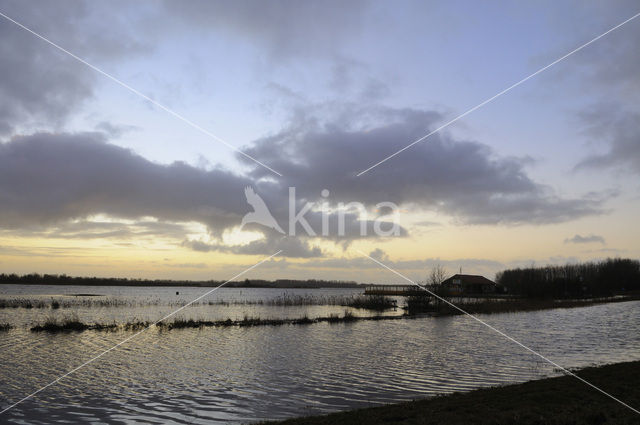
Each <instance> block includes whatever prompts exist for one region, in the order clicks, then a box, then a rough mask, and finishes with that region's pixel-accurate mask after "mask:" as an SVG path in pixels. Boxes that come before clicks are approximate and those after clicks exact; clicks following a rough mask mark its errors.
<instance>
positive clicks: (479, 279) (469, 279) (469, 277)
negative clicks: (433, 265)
mask: <svg viewBox="0 0 640 425" xmlns="http://www.w3.org/2000/svg"><path fill="white" fill-rule="evenodd" d="M453 279H460V281H461V282H462V283H467V284H472V285H473V284H476V285H478V284H482V285H495V284H496V283H495V282H494V281H492V280H489V279H487V278H486V277H484V276H479V275H475V274H454V275H453V276H451V277H450V278H448V279H446V280H445V281H444V282H442V283H450V281H452V280H453Z"/></svg>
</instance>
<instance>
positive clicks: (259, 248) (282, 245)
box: [183, 236, 323, 258]
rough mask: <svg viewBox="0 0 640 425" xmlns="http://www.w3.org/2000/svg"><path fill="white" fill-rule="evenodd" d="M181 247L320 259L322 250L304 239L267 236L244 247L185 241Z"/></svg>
mask: <svg viewBox="0 0 640 425" xmlns="http://www.w3.org/2000/svg"><path fill="white" fill-rule="evenodd" d="M183 246H186V247H189V248H191V249H193V250H194V251H200V252H209V251H219V252H228V253H233V254H242V255H264V254H267V253H268V254H273V253H275V252H276V251H279V250H282V254H283V256H286V257H290V258H312V257H322V256H323V253H322V250H321V249H320V248H319V247H317V246H312V245H311V244H310V243H309V242H308V241H306V240H304V238H296V237H289V236H268V237H266V238H265V239H260V240H257V241H253V242H250V243H248V244H246V245H235V246H232V245H225V244H222V243H207V242H202V241H198V240H186V241H184V242H183Z"/></svg>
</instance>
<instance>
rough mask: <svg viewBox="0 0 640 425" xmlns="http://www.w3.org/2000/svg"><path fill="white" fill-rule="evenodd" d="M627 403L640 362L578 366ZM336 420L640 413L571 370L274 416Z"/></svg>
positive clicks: (501, 420)
mask: <svg viewBox="0 0 640 425" xmlns="http://www.w3.org/2000/svg"><path fill="white" fill-rule="evenodd" d="M575 373H576V374H577V375H578V376H580V377H581V378H583V379H586V380H587V381H589V382H591V383H592V384H594V385H595V386H597V387H599V388H601V389H602V390H604V391H606V392H608V393H610V394H612V395H613V396H615V397H617V398H619V399H621V400H622V401H624V402H625V403H627V404H628V405H630V406H632V407H634V408H636V409H638V408H640V362H628V363H618V364H614V365H608V366H601V367H592V368H587V369H582V370H580V371H577V372H575ZM269 423H270V424H275V423H278V424H281V425H334V424H346V425H349V424H353V425H356V424H357V425H360V424H368V425H378V424H380V425H382V424H385V425H390V424H403V425H412V424H425V425H426V424H434V425H435V424H447V425H458V424H459V425H463V424H464V425H466V424H487V425H488V424H491V425H503V424H504V425H507V424H509V425H511V424H514V425H515V424H525V425H526V424H530V425H533V424H536V425H543V424H549V425H560V424H567V425H568V424H571V425H599V424H638V423H640V415H638V414H637V413H634V412H633V411H631V410H630V409H628V408H626V407H624V406H622V405H621V404H619V403H617V402H616V401H614V400H612V399H611V398H609V397H607V396H605V395H603V394H602V393H600V392H598V391H597V390H595V389H593V388H591V387H589V386H587V385H586V384H584V383H583V382H580V381H579V380H578V379H576V378H575V377H572V376H562V377H558V378H548V379H542V380H538V381H531V382H526V383H524V384H518V385H509V386H504V387H497V388H488V389H481V390H475V391H471V392H467V393H456V394H452V395H448V396H439V397H434V398H430V399H424V400H417V401H412V402H407V403H399V404H392V405H388V406H382V407H374V408H368V409H360V410H353V411H348V412H342V413H334V414H330V415H325V416H314V417H305V418H298V419H290V420H286V421H282V422H269Z"/></svg>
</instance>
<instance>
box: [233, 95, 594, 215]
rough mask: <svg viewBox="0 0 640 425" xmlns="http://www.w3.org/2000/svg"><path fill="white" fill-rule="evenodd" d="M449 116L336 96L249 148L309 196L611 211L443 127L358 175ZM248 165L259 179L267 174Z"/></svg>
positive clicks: (462, 211) (536, 211) (473, 210)
mask: <svg viewBox="0 0 640 425" xmlns="http://www.w3.org/2000/svg"><path fill="white" fill-rule="evenodd" d="M443 119H444V118H443V117H442V116H441V114H439V113H438V112H436V111H424V110H415V109H394V108H384V107H369V106H357V105H353V104H344V103H336V102H333V103H329V104H326V105H320V106H318V107H307V108H298V109H297V110H296V111H295V117H294V119H292V120H291V123H290V125H289V127H287V128H285V129H283V130H282V131H281V132H279V133H277V134H275V135H272V136H269V137H265V138H263V139H260V140H258V141H256V142H255V143H254V144H253V145H252V146H249V147H248V148H247V149H246V152H247V153H249V154H250V155H252V156H254V157H257V158H261V161H263V162H265V163H267V164H268V165H269V166H271V167H273V168H274V169H277V170H279V171H280V172H281V173H282V174H283V175H284V177H283V178H282V179H281V180H282V183H281V184H282V185H283V186H296V188H297V190H298V193H300V194H301V196H303V197H307V198H308V199H314V198H317V197H318V195H319V194H320V192H321V191H322V190H323V189H328V190H329V191H330V193H331V195H330V199H331V200H332V201H333V202H339V201H343V202H349V201H352V200H357V201H360V202H364V203H365V204H367V205H369V206H374V205H375V204H376V203H377V202H381V201H383V200H384V201H391V202H395V203H396V204H398V205H405V206H407V207H408V208H409V209H410V211H414V212H420V211H423V210H425V209H426V210H432V211H437V212H440V213H442V214H445V215H448V216H450V217H452V218H453V219H454V220H456V221H459V222H462V223H466V224H510V225H511V224H525V223H526V224H546V223H557V222H564V221H570V220H574V219H577V218H580V217H584V216H589V215H596V214H601V213H603V212H604V210H603V208H602V203H603V199H600V198H599V197H597V196H592V195H588V196H583V197H580V198H563V197H561V196H559V195H558V194H556V193H555V192H554V191H553V189H552V188H550V187H548V186H545V185H542V184H540V183H536V182H535V181H533V180H532V179H531V178H530V177H529V176H528V175H527V173H526V171H525V166H526V165H528V164H529V162H530V160H529V159H528V158H515V157H501V156H499V155H497V154H496V153H495V152H494V151H493V150H492V149H491V148H490V147H489V146H488V145H485V144H482V143H479V142H476V141H467V140H456V139H454V138H452V137H450V136H448V135H447V134H445V133H438V134H435V135H434V136H432V137H431V138H430V139H429V140H427V141H425V142H423V143H419V144H417V145H415V146H413V147H412V148H411V150H410V151H406V152H403V153H401V154H400V155H398V156H397V157H395V158H393V159H391V160H390V161H388V162H386V163H384V164H381V165H380V166H379V167H377V168H375V169H373V170H371V171H370V172H368V173H367V174H365V175H363V176H361V177H357V176H356V174H357V172H359V171H361V170H363V169H365V168H367V167H368V166H370V165H371V164H374V163H376V162H377V161H379V160H380V159H382V158H385V157H386V156H388V155H390V154H392V153H394V152H396V151H397V150H399V149H400V148H402V147H404V146H406V145H407V144H408V143H409V142H410V141H412V140H416V139H417V138H419V137H421V136H423V135H424V134H426V133H428V132H429V130H430V129H432V128H434V127H435V126H437V124H438V123H439V122H442V120H443ZM240 159H241V160H242V158H240ZM243 161H244V160H243ZM244 162H247V161H244ZM248 165H249V166H250V167H252V171H251V173H250V175H251V177H252V178H254V179H261V178H266V177H268V175H267V173H266V172H265V171H264V170H262V169H259V168H257V167H255V166H253V165H252V164H249V163H248Z"/></svg>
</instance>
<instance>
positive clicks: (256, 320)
mask: <svg viewBox="0 0 640 425" xmlns="http://www.w3.org/2000/svg"><path fill="white" fill-rule="evenodd" d="M385 318H389V319H397V318H399V317H398V316H372V317H358V316H355V315H353V314H352V313H351V312H350V311H347V310H345V312H344V314H343V315H342V316H339V315H337V314H332V315H330V316H328V317H318V318H315V319H311V318H309V317H308V316H306V315H305V316H303V317H299V318H295V319H262V318H260V317H254V316H248V315H247V316H244V317H243V318H242V319H240V320H232V319H226V320H202V319H198V320H196V319H185V318H176V319H174V320H173V321H171V322H159V323H157V324H155V326H156V327H157V328H158V329H160V330H171V329H189V328H190V329H198V328H205V327H222V328H224V327H241V328H243V327H256V326H282V325H311V324H314V323H322V322H327V323H347V322H355V321H359V320H383V319H385ZM151 325H152V323H150V322H143V321H132V322H127V323H125V324H122V325H118V324H116V323H110V324H101V323H93V324H88V323H83V322H80V321H79V320H78V319H77V317H67V318H64V319H62V320H58V319H57V318H55V317H49V318H47V319H46V320H45V321H44V322H43V323H40V324H37V325H34V326H33V327H31V331H32V332H49V333H57V332H69V331H86V330H97V331H115V330H126V331H137V330H140V329H144V328H147V327H149V326H151Z"/></svg>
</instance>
